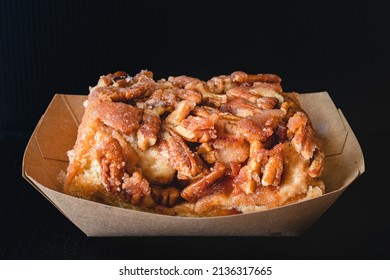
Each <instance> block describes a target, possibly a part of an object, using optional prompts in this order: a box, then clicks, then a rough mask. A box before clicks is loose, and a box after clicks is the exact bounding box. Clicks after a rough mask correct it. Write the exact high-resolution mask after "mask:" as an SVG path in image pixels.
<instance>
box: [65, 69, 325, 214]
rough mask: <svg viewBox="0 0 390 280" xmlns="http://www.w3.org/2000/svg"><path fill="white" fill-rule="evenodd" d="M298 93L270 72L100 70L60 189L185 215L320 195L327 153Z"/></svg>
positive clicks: (229, 211) (272, 204) (264, 206)
mask: <svg viewBox="0 0 390 280" xmlns="http://www.w3.org/2000/svg"><path fill="white" fill-rule="evenodd" d="M297 96H298V95H297V94H296V93H285V92H283V90H282V87H281V79H280V77H278V76H277V75H274V74H256V75H251V74H247V73H244V72H242V71H236V72H233V73H232V74H230V75H220V76H216V77H213V78H211V79H210V80H208V81H207V82H205V81H202V80H200V79H197V78H193V77H189V76H184V75H183V76H177V77H169V78H168V80H165V79H162V80H159V81H155V80H153V73H152V72H150V71H141V72H140V73H138V74H137V75H135V76H134V77H130V76H129V75H128V74H127V73H125V72H123V71H118V72H115V73H113V74H108V75H106V76H102V77H100V79H99V81H98V84H97V85H96V86H95V87H93V88H91V91H90V94H89V96H88V102H87V104H86V110H85V113H84V116H83V119H82V123H81V124H80V126H79V130H78V137H77V141H76V143H75V146H74V149H73V150H72V151H70V152H69V161H70V163H69V166H68V170H67V176H66V182H65V186H64V191H65V192H66V193H68V194H71V195H75V196H79V197H83V198H86V199H92V200H96V201H103V202H105V203H108V204H112V205H117V206H120V207H128V208H132V209H140V210H144V211H151V212H155V213H162V214H169V215H183V216H218V215H231V214H237V213H245V212H251V211H257V210H262V209H269V208H272V207H277V206H282V205H285V204H289V203H293V202H297V201H301V200H303V199H308V198H313V197H316V196H319V195H321V194H322V193H323V192H324V184H323V182H322V181H321V179H320V176H321V173H322V170H323V162H324V158H325V155H324V152H323V151H322V149H321V146H320V145H319V143H318V139H317V137H316V135H315V132H314V129H313V127H312V125H311V122H310V119H309V117H308V115H307V114H306V113H305V112H304V111H303V110H302V108H301V107H300V104H299V102H298V99H297Z"/></svg>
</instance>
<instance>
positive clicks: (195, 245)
mask: <svg viewBox="0 0 390 280" xmlns="http://www.w3.org/2000/svg"><path fill="white" fill-rule="evenodd" d="M28 137H29V135H26V134H9V133H8V134H2V135H1V137H0V140H1V142H0V147H1V155H2V156H3V160H2V161H1V170H2V175H1V178H2V184H1V186H2V188H3V195H2V198H3V200H2V203H1V204H0V221H1V223H2V226H1V232H0V236H1V238H0V248H1V250H0V259H389V258H390V215H389V214H388V211H387V206H388V197H389V193H390V192H389V187H388V183H386V182H385V181H382V179H381V178H380V177H379V176H381V175H382V176H384V175H385V174H387V172H388V170H387V169H388V166H387V165H386V164H378V162H377V153H378V149H379V147H378V143H379V142H380V143H389V141H390V134H385V133H382V134H381V133H378V134H368V133H367V134H364V133H362V134H357V138H358V139H359V141H360V144H361V147H362V149H363V152H364V155H365V162H366V172H365V173H364V174H363V175H362V176H360V177H359V178H358V179H357V180H356V181H355V182H353V184H352V185H351V186H350V187H349V188H348V189H347V190H346V191H345V192H344V193H343V194H342V195H341V197H340V198H339V199H338V200H337V201H336V202H335V203H334V204H333V205H332V206H331V207H330V209H329V210H328V211H327V212H325V214H323V216H321V217H320V219H319V220H317V221H316V222H315V223H314V224H313V225H312V226H311V227H310V228H309V229H308V230H307V231H305V232H304V233H303V234H302V235H301V236H299V237H255V236H254V237H115V238H107V237H105V238H103V237H99V238H93V237H87V236H86V235H85V234H84V233H83V232H82V231H81V230H79V229H78V228H77V227H76V226H75V225H73V224H72V223H71V222H70V221H69V220H67V218H65V217H64V216H63V215H62V214H61V213H60V212H59V211H58V210H57V209H56V208H55V207H54V206H53V205H51V204H50V202H48V201H47V200H46V199H45V198H44V197H43V196H42V195H41V194H40V193H39V192H38V191H36V190H35V189H34V188H33V187H32V186H31V185H30V184H29V183H27V182H26V181H25V180H24V179H23V178H22V176H21V160H22V155H23V151H24V149H25V146H26V144H27V141H28ZM384 156H388V151H386V150H381V157H384Z"/></svg>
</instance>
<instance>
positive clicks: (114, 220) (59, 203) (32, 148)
mask: <svg viewBox="0 0 390 280" xmlns="http://www.w3.org/2000/svg"><path fill="white" fill-rule="evenodd" d="M86 98H87V96H86V95H66V94H56V95H55V96H54V97H53V100H52V101H51V103H50V105H49V106H48V108H47V110H46V112H45V113H44V115H43V116H42V117H41V119H40V121H39V123H38V124H37V126H36V128H35V130H34V132H33V134H32V136H31V138H30V141H29V142H28V144H27V147H26V150H25V154H24V157H23V167H22V175H23V177H24V178H25V179H26V180H27V181H28V182H30V183H31V185H32V186H34V187H35V188H36V189H37V190H38V191H39V192H40V193H41V194H42V195H43V196H45V197H46V198H47V199H48V200H49V201H50V202H51V203H52V204H53V205H54V206H55V207H56V208H57V209H58V210H59V211H61V212H62V213H63V214H64V216H66V217H67V218H68V219H69V220H70V221H72V222H73V223H74V224H75V225H76V226H77V227H79V228H80V229H81V230H82V231H83V232H84V233H85V234H86V235H88V236H163V235H169V236H172V235H182V236H216V235H217V236H218V235H221V236H229V235H230V236H260V235H299V234H300V233H302V232H303V231H304V230H305V229H307V228H308V227H309V226H310V225H311V224H313V223H314V222H315V221H316V220H317V219H318V218H319V217H320V216H321V215H322V214H323V213H324V212H325V211H326V210H327V209H328V208H329V207H330V206H331V205H332V204H333V203H334V202H335V201H336V199H337V198H338V197H339V196H340V195H341V194H342V193H343V191H344V190H345V189H346V188H347V187H348V186H349V185H351V183H352V182H353V181H354V180H355V179H357V178H358V177H359V175H361V174H362V173H363V172H364V168H365V167H364V158H363V153H362V150H361V148H360V146H359V143H358V141H357V139H356V137H355V135H354V133H353V131H352V129H351V127H350V126H349V124H348V122H347V120H346V119H345V117H344V115H343V114H342V112H341V110H339V109H337V108H336V106H335V105H334V103H333V101H332V100H331V98H330V96H329V95H328V93H327V92H318V93H307V94H301V95H300V97H299V98H300V101H301V104H302V107H303V109H304V110H305V111H306V112H307V113H308V115H309V116H310V118H311V120H312V122H313V126H314V128H315V130H316V133H317V134H318V135H319V137H320V138H321V139H322V140H323V143H324V150H325V154H326V160H325V171H324V175H323V179H324V182H325V185H326V193H325V194H324V195H323V196H321V197H318V198H315V199H310V200H306V201H303V202H299V203H295V204H291V205H287V206H283V207H278V208H275V209H270V210H265V211H260V212H255V213H248V214H238V215H233V216H225V217H212V218H188V217H173V216H165V215H160V214H151V213H146V212H140V211H134V210H128V209H122V208H118V207H113V206H109V205H105V204H101V203H97V202H92V201H87V200H84V199H80V198H76V197H72V196H69V195H66V194H64V193H63V192H62V185H61V183H60V180H59V179H58V176H59V174H60V173H61V171H65V170H66V168H67V165H68V158H67V155H66V153H67V151H68V150H70V149H72V148H73V145H74V143H75V141H76V136H77V128H78V125H79V124H80V122H81V118H82V115H83V113H84V107H83V106H82V104H83V102H84V100H86Z"/></svg>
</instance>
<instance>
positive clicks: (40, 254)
mask: <svg viewBox="0 0 390 280" xmlns="http://www.w3.org/2000/svg"><path fill="white" fill-rule="evenodd" d="M255 3H256V4H255ZM388 18H389V16H388V12H387V9H386V8H384V7H383V6H381V5H380V4H379V3H376V2H375V1H364V2H363V3H358V2H356V1H353V2H352V1H351V2H345V1H338V2H333V3H332V2H331V1H322V2H321V3H318V2H316V1H299V2H297V1H289V2H286V3H284V2H278V1H273V2H272V1H204V2H203V1H191V2H185V1H181V2H172V1H158V2H157V1H49V0H47V1H44V0H37V1H11V0H0V98H1V99H0V149H1V151H0V152H1V153H0V155H1V157H2V158H1V159H0V170H1V177H0V178H1V181H0V182H1V183H0V185H1V201H0V223H1V229H0V258H3V259H389V258H390V218H389V211H388V209H387V208H388V205H389V203H388V200H389V199H388V197H389V194H390V191H389V188H390V186H389V183H388V181H389V179H388V178H387V176H388V163H387V158H388V156H389V152H388V145H389V144H388V143H389V140H390V128H389V125H388V121H389V117H388V114H389V109H388V107H389V104H390V103H389V102H388V95H389V94H390V92H389V90H390V81H389V70H388V66H389V62H390V55H389V54H388V52H389V51H388V50H389V49H390V48H389V47H390V46H389V43H388V42H387V41H388V40H387V37H388V36H389V28H388V26H390V25H389V19H388ZM141 69H148V70H151V71H153V72H154V74H155V78H157V79H159V78H163V77H168V76H169V75H180V74H186V75H190V76H196V77H199V78H202V79H206V80H207V79H209V78H211V77H213V76H215V75H220V74H230V73H231V72H233V71H235V70H243V71H246V72H249V73H275V74H278V75H280V76H281V77H282V79H283V82H282V85H283V88H284V90H285V91H297V92H300V93H305V92H316V91H324V90H326V91H328V92H329V94H330V95H331V97H332V99H333V100H334V102H335V104H336V105H337V107H339V108H341V109H342V111H343V113H344V114H345V116H346V118H347V120H348V121H349V123H350V125H351V127H352V128H353V130H354V132H355V134H356V136H357V138H358V139H359V142H360V144H361V146H362V149H363V153H364V155H365V161H366V172H365V173H364V174H363V175H362V176H361V177H359V178H358V180H357V181H355V182H354V183H353V184H352V185H351V186H350V187H349V188H348V189H347V191H346V192H345V193H344V194H343V195H342V196H341V197H340V198H339V199H338V200H337V201H336V203H335V204H334V205H333V206H332V207H331V208H330V209H329V210H328V211H327V212H326V213H325V214H324V215H323V216H322V217H321V218H320V219H319V220H318V221H317V222H316V223H315V224H314V225H313V226H312V227H310V228H309V229H308V230H307V231H306V232H305V233H303V234H302V235H301V236H299V237H148V238H144V237H121V238H88V237H86V236H85V235H84V234H83V233H82V232H81V231H80V230H79V229H78V228H76V227H75V226H74V225H73V224H72V223H71V222H69V221H68V220H67V219H66V218H65V217H64V216H63V215H62V214H61V213H60V212H59V211H58V210H56V209H55V207H53V206H52V205H51V204H50V203H49V202H48V201H47V200H46V199H45V198H44V197H43V196H41V195H40V194H39V193H38V192H37V191H36V190H34V189H33V188H32V187H31V186H30V185H29V184H28V183H27V182H26V181H25V180H24V179H23V178H22V177H21V160H22V155H23V151H24V148H25V146H26V144H27V141H28V138H29V136H30V135H31V133H32V131H33V129H34V127H35V125H36V124H37V122H38V120H39V118H40V116H41V115H42V114H43V112H44V111H45V109H46V107H47V105H48V104H49V102H50V100H51V99H52V97H53V95H54V94H55V93H68V94H87V93H88V86H92V85H94V84H95V83H96V82H97V80H98V78H99V76H100V75H102V74H107V73H111V72H114V71H117V70H124V71H127V72H128V73H129V74H130V75H134V74H136V73H137V72H139V71H140V70H141Z"/></svg>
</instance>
